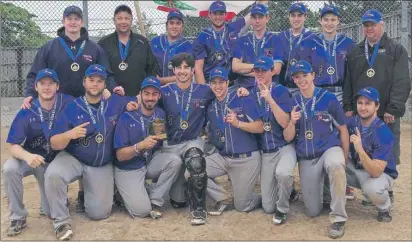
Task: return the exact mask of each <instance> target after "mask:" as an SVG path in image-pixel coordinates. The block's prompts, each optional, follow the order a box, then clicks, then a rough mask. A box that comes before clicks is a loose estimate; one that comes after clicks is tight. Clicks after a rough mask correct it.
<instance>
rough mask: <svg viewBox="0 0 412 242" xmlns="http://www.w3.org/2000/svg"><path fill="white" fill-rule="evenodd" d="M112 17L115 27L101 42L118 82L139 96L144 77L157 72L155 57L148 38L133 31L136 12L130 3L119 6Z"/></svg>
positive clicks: (128, 93) (131, 93)
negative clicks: (133, 12)
mask: <svg viewBox="0 0 412 242" xmlns="http://www.w3.org/2000/svg"><path fill="white" fill-rule="evenodd" d="M113 21H114V25H115V26H116V31H115V32H114V33H112V34H109V35H108V36H106V37H104V38H102V39H101V40H100V41H99V45H101V46H102V48H103V49H104V50H105V52H106V54H107V56H108V58H109V62H110V68H111V70H112V71H113V73H114V76H115V78H116V82H117V84H118V85H120V86H122V87H123V88H124V90H125V92H126V95H127V96H136V95H137V93H138V92H139V90H140V84H141V83H142V81H143V79H145V78H146V77H147V76H154V75H156V74H157V71H158V70H157V64H156V60H155V58H154V56H153V53H152V51H151V48H150V44H149V42H148V41H147V39H146V38H145V37H143V36H142V35H140V34H137V33H133V32H132V30H131V27H132V22H133V14H132V10H131V9H130V8H129V7H128V6H127V5H119V6H118V7H116V9H115V10H114V16H113Z"/></svg>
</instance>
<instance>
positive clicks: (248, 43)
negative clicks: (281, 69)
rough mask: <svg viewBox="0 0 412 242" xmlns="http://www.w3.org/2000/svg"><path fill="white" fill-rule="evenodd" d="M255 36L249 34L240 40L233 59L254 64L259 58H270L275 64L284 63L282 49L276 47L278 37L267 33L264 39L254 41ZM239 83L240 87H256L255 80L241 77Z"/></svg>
mask: <svg viewBox="0 0 412 242" xmlns="http://www.w3.org/2000/svg"><path fill="white" fill-rule="evenodd" d="M254 36H255V34H254V33H249V34H247V35H245V36H242V37H240V38H239V39H238V41H237V43H236V48H234V49H233V50H232V54H233V58H237V59H240V60H242V62H243V63H248V64H253V63H255V61H256V60H257V58H258V57H260V56H269V57H272V58H273V60H274V62H275V63H276V62H281V63H282V56H281V53H280V52H279V50H280V49H279V48H278V47H277V46H276V43H277V40H276V38H277V37H276V35H274V34H272V33H270V32H266V33H265V36H264V37H263V38H262V39H260V40H257V39H256V40H255V41H253V39H254V38H255V37H254ZM253 42H255V44H253ZM238 83H239V85H240V87H244V88H250V87H253V86H254V85H255V78H254V77H251V76H243V75H239V79H238Z"/></svg>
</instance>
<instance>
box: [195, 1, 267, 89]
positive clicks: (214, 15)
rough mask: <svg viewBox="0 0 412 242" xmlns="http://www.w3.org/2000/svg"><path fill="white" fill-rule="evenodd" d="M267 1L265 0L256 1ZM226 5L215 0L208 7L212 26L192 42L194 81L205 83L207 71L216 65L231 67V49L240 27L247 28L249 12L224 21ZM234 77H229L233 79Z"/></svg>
mask: <svg viewBox="0 0 412 242" xmlns="http://www.w3.org/2000/svg"><path fill="white" fill-rule="evenodd" d="M258 3H267V1H258ZM225 18H226V5H225V3H224V2H223V1H215V2H213V3H212V4H211V5H210V7H209V19H210V22H211V23H212V26H211V27H209V28H206V29H204V30H203V31H202V32H200V34H199V35H198V36H197V38H196V39H195V41H194V43H193V55H194V58H195V60H196V65H195V77H196V82H197V83H200V84H205V83H206V82H207V80H209V73H210V71H211V70H212V69H214V68H216V67H224V68H228V69H229V70H230V69H231V62H232V57H231V55H232V51H233V49H234V46H235V42H236V39H237V38H238V37H239V33H240V31H241V30H242V28H246V29H247V28H249V26H250V24H251V20H250V14H248V15H246V16H245V17H244V18H239V19H237V20H236V21H234V22H232V23H225ZM233 78H234V77H231V79H233Z"/></svg>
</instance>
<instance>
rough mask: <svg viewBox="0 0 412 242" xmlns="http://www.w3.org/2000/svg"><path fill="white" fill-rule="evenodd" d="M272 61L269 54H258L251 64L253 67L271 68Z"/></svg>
mask: <svg viewBox="0 0 412 242" xmlns="http://www.w3.org/2000/svg"><path fill="white" fill-rule="evenodd" d="M273 65H274V61H273V59H272V58H270V57H269V56H260V57H259V58H258V59H257V60H256V61H255V63H254V64H253V69H262V70H265V71H268V70H271V69H272V68H273Z"/></svg>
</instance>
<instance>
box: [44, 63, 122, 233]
mask: <svg viewBox="0 0 412 242" xmlns="http://www.w3.org/2000/svg"><path fill="white" fill-rule="evenodd" d="M106 78H107V73H106V71H105V69H104V67H103V66H101V65H91V66H89V68H87V70H86V73H85V78H84V80H83V85H84V88H85V90H86V94H85V96H82V97H78V98H76V99H75V100H74V101H73V102H71V103H69V104H68V105H67V107H66V108H65V109H64V110H63V111H62V113H61V114H60V115H59V116H58V117H57V119H56V125H55V127H54V128H53V129H52V132H51V138H50V144H51V147H52V149H53V150H62V151H61V152H60V153H59V154H58V155H57V156H56V158H55V159H54V160H53V162H52V163H51V164H50V165H49V167H48V168H47V171H46V174H45V190H46V196H47V198H48V200H49V205H50V213H51V217H52V219H53V227H54V230H55V232H56V237H57V239H59V240H69V239H71V238H72V236H73V231H72V228H71V225H70V224H71V221H70V215H69V209H68V208H67V207H66V199H67V186H68V184H70V183H71V182H73V181H75V180H77V179H79V178H80V177H82V178H83V188H84V202H85V211H86V213H87V216H88V217H89V218H91V219H93V220H100V219H105V218H107V217H108V216H109V215H110V212H111V209H112V203H113V192H114V187H113V186H114V185H113V184H114V180H113V166H112V159H113V154H112V151H113V149H112V147H113V134H114V128H115V124H116V122H117V120H118V118H119V116H120V115H121V114H122V113H123V112H124V108H125V106H126V105H125V104H126V98H124V97H119V96H118V95H113V96H111V97H110V98H109V99H107V100H105V99H102V93H103V90H104V89H105V86H106V84H105V81H106Z"/></svg>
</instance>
